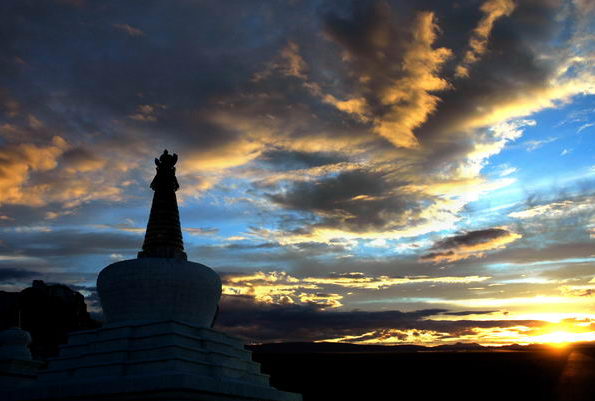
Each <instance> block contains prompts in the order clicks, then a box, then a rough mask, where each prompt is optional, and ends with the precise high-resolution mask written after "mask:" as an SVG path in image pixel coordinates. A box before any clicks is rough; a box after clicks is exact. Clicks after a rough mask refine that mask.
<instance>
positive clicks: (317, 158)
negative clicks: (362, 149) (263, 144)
mask: <svg viewBox="0 0 595 401" xmlns="http://www.w3.org/2000/svg"><path fill="white" fill-rule="evenodd" d="M258 160H259V161H261V162H263V163H265V164H267V165H270V166H271V167H272V168H274V169H276V170H284V169H287V170H297V169H305V168H309V167H318V166H324V165H327V164H334V163H339V162H342V161H345V156H344V155H341V154H339V153H333V152H304V151H295V150H294V151H291V150H286V149H271V150H267V151H265V152H263V153H262V154H261V155H260V157H259V158H258Z"/></svg>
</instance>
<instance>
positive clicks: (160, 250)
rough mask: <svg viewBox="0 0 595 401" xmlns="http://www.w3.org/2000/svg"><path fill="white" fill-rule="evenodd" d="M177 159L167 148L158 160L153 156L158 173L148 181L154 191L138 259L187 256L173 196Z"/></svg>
mask: <svg viewBox="0 0 595 401" xmlns="http://www.w3.org/2000/svg"><path fill="white" fill-rule="evenodd" d="M177 161H178V155H177V154H175V153H174V154H173V155H171V154H169V153H168V151H167V149H165V150H164V151H163V154H162V155H161V156H160V157H159V159H155V165H156V166H157V174H156V175H155V178H154V179H153V181H152V182H151V189H152V190H153V191H155V193H154V194H153V203H152V205H151V214H150V216H149V222H148V224H147V232H146V234H145V241H144V243H143V250H142V251H141V252H139V253H138V257H139V258H176V259H183V260H186V259H187V257H186V253H185V252H184V241H183V240H182V229H181V227H180V214H179V212H178V201H177V199H176V191H177V190H178V188H180V185H179V184H178V180H177V179H176V168H175V167H174V166H175V164H176V162H177Z"/></svg>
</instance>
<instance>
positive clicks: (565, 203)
mask: <svg viewBox="0 0 595 401" xmlns="http://www.w3.org/2000/svg"><path fill="white" fill-rule="evenodd" d="M594 211H595V197H593V196H585V197H582V198H580V197H579V198H576V199H565V200H559V201H554V202H550V203H545V204H542V205H536V206H532V207H529V208H527V209H525V210H521V211H518V212H512V213H510V214H509V216H510V217H514V218H517V219H523V220H524V219H533V218H536V217H539V218H543V219H559V218H563V217H568V216H571V215H574V214H581V213H585V212H586V213H588V212H594Z"/></svg>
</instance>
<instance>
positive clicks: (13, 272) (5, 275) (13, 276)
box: [0, 266, 39, 284]
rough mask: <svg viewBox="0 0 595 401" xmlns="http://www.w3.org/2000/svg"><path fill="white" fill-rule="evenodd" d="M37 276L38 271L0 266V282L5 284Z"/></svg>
mask: <svg viewBox="0 0 595 401" xmlns="http://www.w3.org/2000/svg"><path fill="white" fill-rule="evenodd" d="M36 276H39V273H38V272H35V271H30V270H25V269H18V268H12V267H5V266H2V267H0V282H2V283H3V284H5V283H6V282H11V281H15V280H23V279H31V278H32V277H36Z"/></svg>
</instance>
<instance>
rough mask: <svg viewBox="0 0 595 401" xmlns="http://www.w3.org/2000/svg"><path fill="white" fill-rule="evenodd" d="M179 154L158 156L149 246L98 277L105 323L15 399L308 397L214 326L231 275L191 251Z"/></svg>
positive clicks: (65, 349)
mask: <svg viewBox="0 0 595 401" xmlns="http://www.w3.org/2000/svg"><path fill="white" fill-rule="evenodd" d="M176 160H177V156H176V155H175V154H174V155H170V154H168V152H167V150H166V151H164V153H163V155H161V157H160V158H159V159H155V163H156V165H157V175H156V176H155V179H154V180H153V182H152V183H151V188H152V189H153V190H154V191H155V194H154V197H153V204H152V207H151V215H150V218H149V223H148V225H147V232H146V235H145V241H144V244H143V250H142V251H141V252H139V255H138V258H137V259H132V260H124V261H121V262H116V263H113V264H111V265H109V266H107V267H106V268H105V269H103V270H102V271H101V272H100V274H99V277H98V279H97V290H98V293H99V297H100V299H101V304H102V307H103V312H104V315H105V321H106V322H105V325H104V326H103V327H102V328H100V329H96V330H88V331H81V332H76V333H72V334H71V335H70V336H69V339H68V344H66V345H63V346H61V348H60V356H59V357H57V358H53V359H51V360H50V361H49V365H48V368H47V370H45V371H42V372H40V375H39V379H38V380H37V382H36V383H35V384H33V385H30V386H27V387H23V388H20V389H18V391H14V392H12V393H11V394H8V395H7V397H8V398H6V399H7V400H11V401H12V400H20V401H24V400H29V401H33V400H64V399H68V400H72V401H75V400H81V401H82V400H85V401H86V400H99V399H101V400H104V399H105V400H127V401H131V400H168V401H174V400H210V401H218V400H226V401H232V400H238V401H239V400H252V401H255V400H262V401H265V400H276V401H299V400H301V396H300V395H299V394H294V393H287V392H282V391H278V390H276V389H274V388H272V387H270V385H269V381H268V376H267V375H264V374H262V373H260V365H259V364H257V363H255V362H253V361H252V358H251V353H250V352H249V351H248V350H246V349H245V348H244V344H243V343H242V341H240V340H239V339H237V338H234V337H231V336H228V335H226V334H224V333H221V332H218V331H216V330H213V329H212V328H211V326H212V323H213V320H214V318H215V315H216V313H217V304H218V302H219V297H220V296H221V281H220V279H219V276H218V275H217V273H215V272H214V271H213V270H211V269H210V268H209V267H207V266H205V265H202V264H199V263H194V262H189V261H187V260H186V254H185V253H184V247H183V242H182V232H181V229H180V221H179V215H178V206H177V201H176V194H175V191H176V190H177V189H178V184H177V181H176V178H175V167H174V165H175V163H176Z"/></svg>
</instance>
